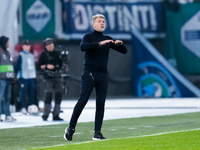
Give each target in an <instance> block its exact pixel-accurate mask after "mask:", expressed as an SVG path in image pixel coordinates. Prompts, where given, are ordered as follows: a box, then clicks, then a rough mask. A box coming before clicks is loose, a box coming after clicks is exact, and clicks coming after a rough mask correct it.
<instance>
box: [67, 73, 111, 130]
mask: <svg viewBox="0 0 200 150" xmlns="http://www.w3.org/2000/svg"><path fill="white" fill-rule="evenodd" d="M81 77H82V80H81V93H80V97H79V99H78V102H77V103H76V105H75V107H74V111H73V114H72V117H71V120H70V123H69V125H70V127H74V128H75V126H76V124H77V121H78V118H79V116H80V114H81V112H82V110H83V108H84V107H85V105H86V104H87V102H88V99H89V97H90V95H91V93H92V90H93V89H94V88H95V92H96V114H95V128H94V130H95V131H101V127H102V123H103V117H104V107H105V99H106V95H107V90H108V73H102V72H90V71H83V73H82V75H81Z"/></svg>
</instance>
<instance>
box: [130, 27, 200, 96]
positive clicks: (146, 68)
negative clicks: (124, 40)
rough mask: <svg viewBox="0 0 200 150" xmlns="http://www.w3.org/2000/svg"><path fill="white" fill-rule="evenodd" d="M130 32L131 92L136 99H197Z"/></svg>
mask: <svg viewBox="0 0 200 150" xmlns="http://www.w3.org/2000/svg"><path fill="white" fill-rule="evenodd" d="M131 31H132V48H133V49H132V51H133V52H132V54H133V66H132V67H133V68H132V72H133V93H134V95H137V96H138V97H159V98H160V97H170V98H173V97H200V91H199V89H198V88H197V87H195V86H194V85H193V84H192V83H191V82H189V81H188V80H187V79H186V78H184V77H183V76H182V75H181V74H180V73H179V72H178V71H177V70H176V69H175V68H174V67H173V66H172V65H171V64H169V62H168V61H167V60H166V59H165V58H164V57H163V56H162V55H161V54H160V53H159V52H158V51H157V50H156V49H155V48H154V47H153V46H152V45H151V44H150V42H149V41H148V40H147V39H146V38H145V37H144V36H143V35H142V34H141V33H140V32H139V31H138V30H137V29H136V28H135V27H132V28H131Z"/></svg>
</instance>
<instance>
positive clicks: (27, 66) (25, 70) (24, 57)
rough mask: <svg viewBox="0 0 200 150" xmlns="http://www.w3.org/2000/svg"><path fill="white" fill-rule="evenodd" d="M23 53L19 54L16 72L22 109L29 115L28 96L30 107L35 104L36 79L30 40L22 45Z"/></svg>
mask: <svg viewBox="0 0 200 150" xmlns="http://www.w3.org/2000/svg"><path fill="white" fill-rule="evenodd" d="M22 49H23V50H22V52H20V53H19V56H18V58H17V61H16V63H15V72H16V73H17V78H18V79H19V85H20V87H19V89H20V90H19V91H20V92H19V100H20V109H21V112H22V113H23V114H27V111H26V95H28V99H29V102H28V106H29V105H32V104H35V78H36V68H35V61H34V56H33V54H32V53H30V49H31V44H30V42H29V41H28V40H25V41H23V43H22Z"/></svg>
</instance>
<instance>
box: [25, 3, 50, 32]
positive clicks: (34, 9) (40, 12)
mask: <svg viewBox="0 0 200 150" xmlns="http://www.w3.org/2000/svg"><path fill="white" fill-rule="evenodd" d="M50 19H51V11H50V9H49V8H48V7H47V6H46V5H45V4H44V3H43V2H41V1H40V0H37V1H35V2H34V3H33V4H32V5H31V7H30V8H29V9H28V11H27V12H26V21H27V23H28V24H29V25H30V26H31V27H32V28H33V29H34V30H35V31H36V32H40V31H41V30H42V29H43V28H44V27H45V26H46V25H47V23H48V22H49V20H50Z"/></svg>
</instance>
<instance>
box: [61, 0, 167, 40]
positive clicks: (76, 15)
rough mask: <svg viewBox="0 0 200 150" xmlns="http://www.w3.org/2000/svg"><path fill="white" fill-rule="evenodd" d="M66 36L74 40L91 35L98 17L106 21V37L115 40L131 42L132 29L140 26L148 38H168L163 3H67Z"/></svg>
mask: <svg viewBox="0 0 200 150" xmlns="http://www.w3.org/2000/svg"><path fill="white" fill-rule="evenodd" d="M64 6H65V7H64V8H65V16H66V20H65V22H64V24H65V31H64V32H65V33H66V34H67V35H68V36H71V38H73V39H80V38H82V36H83V34H85V33H88V32H91V30H92V29H93V28H92V26H91V24H92V23H91V18H92V16H93V15H95V14H103V15H105V17H106V30H105V32H104V33H106V34H109V35H111V36H112V37H114V38H120V39H131V34H130V25H131V24H133V25H134V26H136V27H137V28H138V29H139V30H140V32H142V33H143V34H144V35H145V37H147V38H157V37H163V36H164V2H163V0H151V1H145V0H138V1H137V0H136V1H134V2H131V3H130V2H123V3H109V2H104V3H101V2H68V1H67V2H65V4H64Z"/></svg>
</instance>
